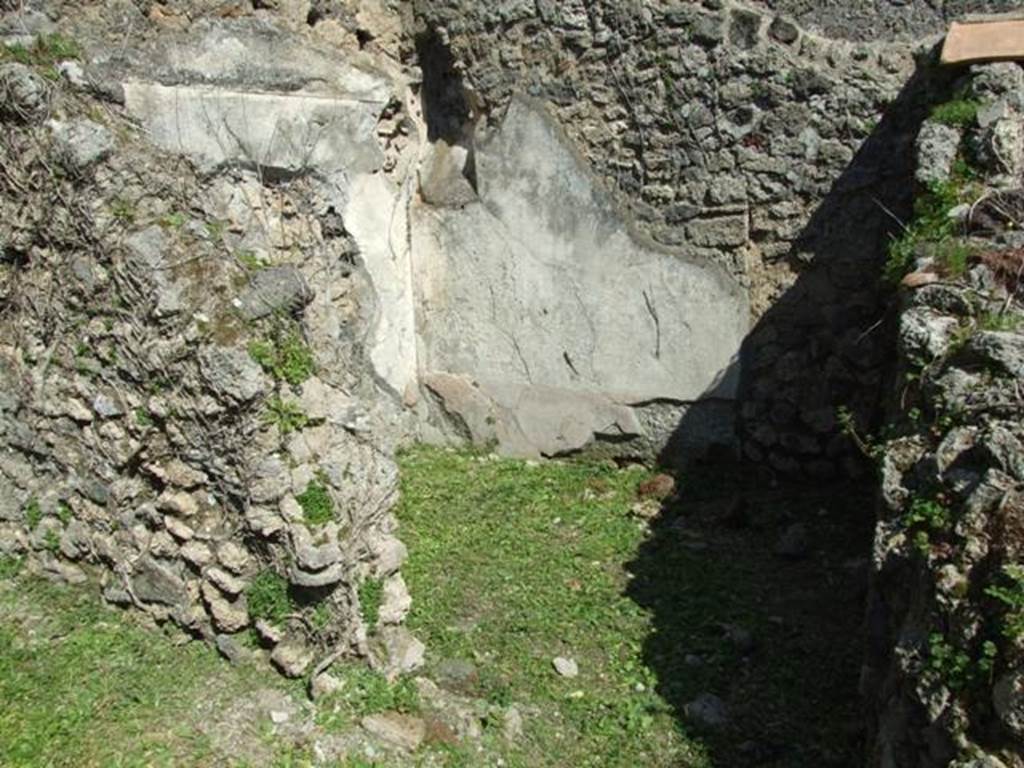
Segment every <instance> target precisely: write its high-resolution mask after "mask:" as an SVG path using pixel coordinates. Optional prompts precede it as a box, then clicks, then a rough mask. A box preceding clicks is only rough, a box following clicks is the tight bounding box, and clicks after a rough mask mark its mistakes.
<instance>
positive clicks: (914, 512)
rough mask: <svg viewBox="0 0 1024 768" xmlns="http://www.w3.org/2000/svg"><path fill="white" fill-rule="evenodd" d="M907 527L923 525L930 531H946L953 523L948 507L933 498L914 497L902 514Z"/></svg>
mask: <svg viewBox="0 0 1024 768" xmlns="http://www.w3.org/2000/svg"><path fill="white" fill-rule="evenodd" d="M903 524H904V525H905V526H906V527H907V528H913V527H915V526H918V525H924V526H925V527H926V528H928V529H929V530H932V531H948V530H949V529H950V528H951V527H952V524H953V520H952V517H951V515H950V512H949V509H948V508H947V507H944V506H943V505H942V504H940V503H939V502H938V501H935V500H934V499H922V498H915V499H914V500H913V501H911V503H910V509H909V510H907V512H906V513H905V514H904V515H903Z"/></svg>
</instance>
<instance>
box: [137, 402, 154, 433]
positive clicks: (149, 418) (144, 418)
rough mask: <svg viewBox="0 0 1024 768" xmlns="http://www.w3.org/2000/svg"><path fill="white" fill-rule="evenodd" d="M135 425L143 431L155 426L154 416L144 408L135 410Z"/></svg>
mask: <svg viewBox="0 0 1024 768" xmlns="http://www.w3.org/2000/svg"><path fill="white" fill-rule="evenodd" d="M135 423H136V424H138V425H139V426H140V427H142V428H143V429H147V428H149V427H152V426H153V415H152V414H151V413H150V412H149V411H148V410H147V409H146V408H143V407H142V406H139V407H138V408H136V409H135Z"/></svg>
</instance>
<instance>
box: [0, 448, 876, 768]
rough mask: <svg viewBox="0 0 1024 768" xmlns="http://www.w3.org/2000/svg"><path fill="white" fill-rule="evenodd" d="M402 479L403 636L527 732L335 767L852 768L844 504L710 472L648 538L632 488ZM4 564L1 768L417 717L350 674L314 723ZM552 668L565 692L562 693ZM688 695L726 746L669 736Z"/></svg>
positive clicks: (269, 744)
mask: <svg viewBox="0 0 1024 768" xmlns="http://www.w3.org/2000/svg"><path fill="white" fill-rule="evenodd" d="M400 464H401V467H402V501H401V504H400V507H399V509H398V510H397V514H398V517H399V520H400V522H401V535H402V538H403V540H404V541H405V542H406V544H407V545H408V547H409V551H410V557H409V561H408V563H407V564H406V566H405V568H404V569H403V573H404V575H405V578H406V580H407V582H408V585H409V589H410V592H411V593H412V595H413V599H414V606H413V610H412V613H411V614H410V617H409V620H408V625H409V627H410V629H412V631H413V632H414V633H415V634H416V635H417V636H418V637H420V638H421V639H422V640H423V641H424V642H425V643H426V644H427V647H428V655H427V669H426V670H425V673H426V674H427V676H429V677H432V678H433V679H435V680H437V681H439V682H441V683H442V684H444V682H445V677H446V675H448V674H449V672H448V671H446V670H451V669H452V668H453V665H454V667H455V668H457V669H461V670H463V673H464V672H465V671H466V670H467V669H468V670H472V674H469V675H465V674H463V678H462V679H460V680H459V681H458V686H459V689H460V691H461V692H462V693H464V694H466V695H468V696H470V697H474V698H478V699H482V700H486V701H488V702H490V703H491V704H492V705H494V710H495V711H498V710H499V708H500V710H503V711H507V710H508V709H509V708H515V709H516V710H517V711H518V712H519V713H520V714H521V716H522V733H521V734H520V735H517V736H515V737H514V738H512V739H509V738H507V734H506V730H507V728H506V725H507V724H506V723H503V722H501V721H499V720H497V719H495V720H494V722H491V721H487V722H485V723H484V724H483V731H482V736H481V739H480V740H479V742H478V743H477V742H474V743H464V744H456V745H452V744H445V743H435V744H433V745H427V746H424V747H422V748H421V750H420V751H419V752H418V753H417V754H415V755H412V756H408V757H403V758H399V757H397V756H395V755H393V754H388V753H378V754H376V755H375V756H374V755H371V756H364V755H363V753H360V756H359V757H358V758H349V759H348V762H340V763H337V762H336V763H333V764H334V765H340V766H348V768H353V767H354V766H369V765H379V766H398V765H402V766H404V765H424V766H453V767H454V766H497V765H504V766H508V767H509V768H515V767H516V766H522V767H523V768H527V767H529V768H533V766H572V767H574V768H575V766H641V765H642V766H655V767H657V766H680V767H686V768H705V767H707V766H720V767H722V768H733V767H741V766H748V765H749V766H753V765H764V766H773V765H774V766H786V767H787V768H798V767H800V766H836V767H837V768H838V766H845V765H851V764H854V763H855V762H856V754H857V750H858V749H859V744H858V735H857V731H856V728H855V726H854V723H855V720H856V707H857V700H856V694H855V685H856V674H857V669H858V664H859V659H858V657H859V647H858V646H857V643H856V641H855V638H856V637H857V631H858V627H859V623H860V615H861V606H860V600H861V595H860V594H859V592H858V588H857V584H858V583H860V575H861V573H862V570H861V569H860V566H859V565H858V563H857V562H856V561H855V560H854V559H853V558H855V557H856V556H857V555H863V553H864V552H866V551H867V543H866V538H865V536H866V534H867V532H868V531H869V528H870V519H869V518H870V512H869V510H868V509H867V508H866V507H859V508H857V504H859V503H860V502H859V501H858V498H857V496H856V495H855V494H835V495H834V496H832V497H820V496H819V495H814V494H809V493H808V492H806V491H801V490H796V491H792V490H791V491H785V490H776V491H772V490H766V489H765V488H761V487H757V483H756V482H755V481H754V480H753V479H751V478H749V477H746V476H733V475H730V474H729V473H728V472H727V471H725V470H721V471H719V470H716V471H715V473H712V474H709V475H703V476H702V475H696V474H695V475H692V476H688V478H689V479H688V480H686V481H684V483H683V493H682V495H681V499H680V500H679V502H678V503H674V504H672V505H669V506H668V507H667V508H666V509H665V510H664V511H663V512H662V514H661V515H660V517H658V518H657V519H656V520H655V521H653V522H652V523H650V524H648V523H645V522H644V521H643V520H642V519H640V518H638V517H637V516H635V515H633V514H631V507H633V505H634V504H635V502H636V488H637V485H638V483H640V482H641V481H643V480H644V479H646V478H648V477H649V473H648V472H646V471H644V470H638V469H628V468H627V469H619V468H616V467H615V466H613V465H609V464H604V463H593V462H549V463H543V464H533V463H525V462H520V461H512V460H505V459H496V458H494V457H491V456H483V455H478V454H474V453H470V452H464V451H463V452H459V451H451V450H444V449H436V448H415V449H411V450H409V451H407V452H405V453H404V454H403V455H402V456H401V459H400ZM744 487H746V489H747V490H744ZM754 493H756V494H757V502H756V503H754V502H746V501H743V500H742V499H743V498H744V497H745V495H746V496H749V497H750V498H753V496H752V495H751V494H754ZM738 498H739V499H740V500H741V501H740V503H739V504H737V499H738ZM738 510H739V511H738ZM797 519H799V520H805V521H807V525H808V532H809V536H810V540H811V542H812V545H811V547H810V550H809V552H808V554H807V556H806V557H803V558H800V559H799V560H780V559H779V558H778V557H775V556H773V555H772V552H771V549H772V547H771V543H772V541H773V537H774V536H776V535H777V532H778V531H779V530H780V529H782V528H784V527H785V525H787V524H788V522H790V521H792V520H797ZM854 520H861V521H862V522H858V523H856V524H853V523H852V522H851V521H854ZM0 566H2V567H0V701H2V702H3V706H2V708H0V765H4V766H150V765H154V766H157V765H168V766H170V765H173V766H214V765H217V766H220V765H236V766H246V765H248V766H258V765H270V766H303V765H310V764H313V763H314V761H315V757H316V754H317V751H318V747H317V745H316V744H314V741H315V740H316V739H320V740H321V742H320V745H321V746H322V744H323V743H325V742H323V740H324V739H329V738H331V737H332V735H335V734H338V736H337V737H338V738H342V736H343V735H344V734H347V733H349V732H350V731H352V729H353V728H354V725H353V723H354V722H355V721H356V720H357V719H358V715H361V714H365V713H367V712H370V711H374V710H379V709H381V708H385V707H392V706H393V705H394V704H395V702H396V701H399V700H402V701H403V702H405V704H407V708H410V709H413V710H415V707H416V702H415V700H414V696H406V694H407V693H408V692H409V690H410V688H411V686H409V685H408V681H406V682H400V683H399V684H398V687H396V688H389V687H388V686H387V685H386V684H383V682H382V681H381V680H379V679H377V678H376V677H375V676H374V675H372V674H371V673H368V672H367V671H366V670H365V669H358V668H356V667H346V668H343V669H342V670H340V671H339V673H338V674H339V676H340V677H342V679H343V680H344V682H345V684H346V688H345V689H343V693H342V695H340V696H338V697H335V698H333V699H329V700H328V701H327V702H326V703H321V704H319V705H318V706H319V710H314V709H312V708H311V707H308V706H307V705H304V704H302V699H303V690H302V683H301V682H297V683H289V682H287V681H284V680H282V679H280V678H277V677H276V676H275V675H274V674H273V673H272V672H270V671H269V669H268V668H266V666H265V665H252V664H243V665H241V666H234V667H233V666H229V665H228V664H227V663H226V662H224V661H222V660H221V659H219V658H218V657H217V656H216V655H215V653H214V652H213V651H212V650H211V649H210V648H209V647H207V646H204V645H202V644H197V643H182V639H181V638H180V637H179V636H177V635H175V634H173V633H169V634H166V633H163V632H161V631H159V630H155V629H153V628H147V627H143V626H141V625H140V623H139V620H138V618H137V617H136V616H134V615H131V614H125V613H122V612H119V611H114V610H112V609H109V608H106V607H104V606H103V605H101V604H100V602H99V600H98V598H97V597H96V595H95V593H94V592H91V591H87V590H86V591H83V590H75V589H68V588H58V587H53V586H50V585H47V584H44V583H41V582H39V581H35V580H33V579H32V578H30V577H28V576H26V575H16V574H15V573H14V570H15V569H14V568H12V567H11V564H10V562H8V563H6V564H0ZM556 656H562V657H566V658H571V659H573V660H575V661H576V662H577V664H578V667H579V674H578V676H576V677H572V678H569V677H562V676H560V675H558V674H556V672H555V671H554V668H553V666H552V660H553V658H554V657H556ZM702 693H713V694H715V695H717V696H720V697H721V698H722V700H723V701H724V703H725V705H726V707H727V708H728V710H729V714H730V723H729V724H728V725H726V726H725V727H724V728H722V729H710V730H707V729H705V730H702V729H700V728H697V727H694V726H693V725H692V724H691V723H690V721H689V720H688V718H687V717H686V715H685V711H684V710H685V705H686V703H687V702H689V701H691V700H692V699H693V698H695V697H696V696H698V695H700V694H702ZM289 698H290V700H291V701H292V702H295V703H296V712H295V713H294V714H293V715H292V724H293V725H295V727H294V728H293V729H292V730H291V731H287V732H284V733H283V732H282V731H281V729H275V728H274V727H272V725H271V723H270V720H269V718H268V717H267V713H266V712H265V711H263V710H261V709H260V708H259V707H258V706H256V705H254V704H253V702H260V701H268V700H269V701H271V702H274V701H277V702H280V701H282V700H284V699H289ZM406 699H409V701H405V700H406ZM264 709H265V708H264ZM302 723H307V724H308V726H309V727H308V728H304V727H299V724H302ZM345 738H347V736H345ZM320 752H321V754H322V752H323V750H320ZM327 764H331V763H327Z"/></svg>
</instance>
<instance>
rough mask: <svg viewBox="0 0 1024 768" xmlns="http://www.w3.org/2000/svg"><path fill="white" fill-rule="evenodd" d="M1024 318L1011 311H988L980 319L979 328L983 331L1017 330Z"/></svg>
mask: <svg viewBox="0 0 1024 768" xmlns="http://www.w3.org/2000/svg"><path fill="white" fill-rule="evenodd" d="M1021 322H1024V318H1022V317H1021V316H1020V315H1015V314H1011V313H1009V312H986V313H985V314H983V315H982V316H981V317H980V318H979V319H978V328H980V329H981V330H983V331H1016V330H1017V329H1018V328H1020V325H1021Z"/></svg>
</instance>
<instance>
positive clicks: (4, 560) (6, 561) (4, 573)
mask: <svg viewBox="0 0 1024 768" xmlns="http://www.w3.org/2000/svg"><path fill="white" fill-rule="evenodd" d="M20 572H21V558H20V557H9V556H7V555H4V556H2V557H0V579H13V578H14V577H15V576H17V575H18V574H19V573H20Z"/></svg>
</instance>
